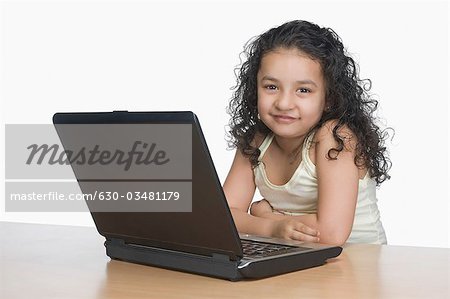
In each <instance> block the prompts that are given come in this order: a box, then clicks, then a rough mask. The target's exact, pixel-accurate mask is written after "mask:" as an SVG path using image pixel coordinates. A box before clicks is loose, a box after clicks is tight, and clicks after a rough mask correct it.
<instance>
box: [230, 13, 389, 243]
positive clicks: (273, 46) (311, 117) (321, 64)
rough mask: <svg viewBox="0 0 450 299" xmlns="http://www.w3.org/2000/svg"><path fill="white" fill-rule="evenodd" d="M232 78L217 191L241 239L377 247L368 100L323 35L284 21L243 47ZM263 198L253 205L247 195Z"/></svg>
mask: <svg viewBox="0 0 450 299" xmlns="http://www.w3.org/2000/svg"><path fill="white" fill-rule="evenodd" d="M245 52H246V54H247V60H246V61H245V62H244V63H243V64H242V66H241V68H240V72H239V74H238V84H237V85H236V88H235V91H234V94H233V98H232V100H231V102H230V105H229V107H228V112H229V113H230V114H231V120H230V128H231V130H230V135H231V136H230V137H231V138H230V144H231V145H232V146H233V147H236V148H237V150H236V155H235V158H234V161H233V164H232V166H231V169H230V172H229V174H228V176H227V178H226V180H225V183H224V191H225V195H226V197H227V200H228V202H229V206H230V208H231V212H232V214H233V218H234V220H235V222H236V225H237V227H238V230H239V231H240V232H243V233H249V234H255V235H262V236H270V237H279V238H285V239H292V240H300V241H308V242H319V241H320V242H321V243H328V244H334V245H342V244H343V243H345V242H364V243H375V244H386V236H385V232H384V229H383V226H382V224H381V221H380V214H379V211H378V207H377V199H376V196H375V188H376V186H377V185H379V184H381V183H382V182H383V181H384V180H386V179H388V178H389V175H388V174H387V171H388V170H389V168H390V166H391V163H390V161H389V159H388V158H387V155H386V148H385V147H384V146H383V144H384V140H385V138H386V137H387V134H386V133H385V132H382V131H381V130H380V129H379V127H378V126H377V125H376V124H375V122H374V117H373V115H372V114H373V112H374V111H375V110H376V107H377V105H378V102H377V101H376V100H374V99H372V98H371V97H370V95H369V94H368V90H369V89H370V81H369V80H367V81H368V83H369V84H367V85H365V84H363V83H364V80H360V79H359V75H358V69H357V66H356V64H355V62H354V60H353V59H352V58H351V57H349V56H348V55H347V53H346V51H345V50H344V46H343V44H342V42H341V39H340V38H339V36H338V35H337V34H336V33H335V32H334V31H333V30H331V29H329V28H321V27H319V26H317V25H315V24H312V23H309V22H306V21H292V22H288V23H285V24H283V25H281V26H279V27H277V28H272V29H270V30H269V31H267V32H266V33H263V34H262V35H260V36H258V37H257V38H256V39H254V40H253V41H252V42H251V43H249V44H248V45H247V46H246V48H245ZM256 187H258V189H259V192H260V193H261V195H262V196H263V197H264V200H262V201H260V202H259V203H254V204H253V205H252V207H251V209H250V213H251V214H249V213H248V210H249V207H250V204H251V201H252V198H253V195H254V192H255V188H256Z"/></svg>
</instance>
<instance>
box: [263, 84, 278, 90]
mask: <svg viewBox="0 0 450 299" xmlns="http://www.w3.org/2000/svg"><path fill="white" fill-rule="evenodd" d="M264 88H265V89H268V90H276V89H277V87H276V86H275V85H266V86H264Z"/></svg>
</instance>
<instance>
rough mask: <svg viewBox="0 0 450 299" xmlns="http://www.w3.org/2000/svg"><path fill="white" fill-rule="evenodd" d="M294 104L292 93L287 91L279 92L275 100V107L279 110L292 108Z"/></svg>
mask: <svg viewBox="0 0 450 299" xmlns="http://www.w3.org/2000/svg"><path fill="white" fill-rule="evenodd" d="M294 105H295V104H294V95H292V94H290V93H288V92H282V93H280V94H279V96H278V98H277V100H276V101H275V107H276V108H277V109H279V110H291V109H293V108H294Z"/></svg>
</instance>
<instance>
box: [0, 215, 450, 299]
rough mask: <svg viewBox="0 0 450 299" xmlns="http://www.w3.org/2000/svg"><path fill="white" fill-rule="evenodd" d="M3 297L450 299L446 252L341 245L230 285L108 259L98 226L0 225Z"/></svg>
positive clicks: (0, 291) (0, 289)
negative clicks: (303, 263)
mask: <svg viewBox="0 0 450 299" xmlns="http://www.w3.org/2000/svg"><path fill="white" fill-rule="evenodd" d="M0 236H1V243H0V298H8V299H13V298H58V299H60V298H299V297H302V298H450V292H449V284H450V279H449V268H450V263H449V257H450V249H443V248H424V247H405V246H380V245H367V244H357V245H356V244H355V245H346V246H345V247H344V251H343V252H342V254H341V255H340V256H339V257H338V258H335V259H332V260H329V261H328V263H326V264H325V265H323V266H320V267H316V268H311V269H306V270H302V271H297V272H293V273H288V274H284V275H279V276H275V277H270V278H265V279H261V280H251V281H240V282H230V281H226V280H221V279H216V278H211V277H205V276H200V275H195V274H189V273H182V272H177V271H171V270H165V269H160V268H155V267H150V266H144V265H137V264H131V263H126V262H120V261H113V260H110V259H109V258H108V257H107V256H106V254H105V248H104V246H103V242H104V238H103V237H102V236H100V235H99V234H98V233H97V231H96V230H95V228H91V227H75V226H61V225H43V224H24V223H11V222H0Z"/></svg>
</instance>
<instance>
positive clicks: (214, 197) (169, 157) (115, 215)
mask: <svg viewBox="0 0 450 299" xmlns="http://www.w3.org/2000/svg"><path fill="white" fill-rule="evenodd" d="M53 123H54V125H55V128H56V131H57V133H58V136H59V138H60V139H61V142H62V145H63V147H64V149H65V150H66V152H71V153H72V160H70V159H69V161H70V164H71V166H72V169H73V171H74V174H75V176H76V178H77V180H78V183H79V185H80V189H81V191H82V192H83V193H86V194H88V193H90V194H94V192H97V191H98V190H102V192H103V193H102V194H103V198H102V199H103V200H102V201H99V200H96V201H95V200H90V201H86V202H87V204H88V207H89V210H90V212H91V215H92V217H93V220H94V222H95V224H96V226H97V229H98V231H99V233H100V234H102V235H103V236H105V237H106V238H107V239H111V238H117V239H121V240H123V241H125V242H126V243H131V244H138V245H145V246H152V247H159V248H164V249H169V250H176V251H186V252H190V253H196V254H202V255H211V254H213V253H221V254H226V255H228V256H230V258H231V259H236V258H237V257H241V256H242V249H241V246H240V241H239V236H238V233H237V231H236V227H235V225H234V223H233V219H232V216H231V213H230V210H229V208H228V205H227V202H226V199H225V196H224V193H223V190H222V187H221V185H220V181H219V179H218V176H217V173H216V171H215V168H214V164H213V162H212V159H211V156H210V154H209V151H208V147H207V145H206V142H205V139H204V136H203V133H202V131H201V127H200V124H199V122H198V119H197V117H196V116H195V114H194V113H192V112H126V111H115V112H98V113H95V112H94V113H56V114H55V115H54V117H53ZM136 134H137V135H136ZM139 134H140V135H139ZM135 135H136V136H138V135H139V137H136V136H135ZM133 138H134V139H133ZM133 140H134V141H133ZM94 144H95V145H94ZM124 144H128V145H129V147H128V149H129V150H128V151H127V150H120V149H116V150H115V151H114V150H112V149H113V148H114V147H117V148H119V145H120V146H124ZM75 148H76V149H77V150H74V149H75ZM103 148H108V152H107V153H105V152H106V151H102V149H103ZM93 152H94V153H96V154H97V157H96V158H94V159H93V158H92V156H91V158H89V155H88V154H87V153H90V154H92V153H93ZM127 155H128V158H129V159H128V158H127V159H126V158H125V157H126V156H127ZM102 159H103V160H102ZM131 160H132V161H131ZM130 161H131V162H130ZM106 162H108V163H106ZM128 162H130V163H128ZM133 163H134V164H133ZM108 164H109V165H108ZM110 164H114V165H113V166H111V165H110ZM137 164H139V165H137ZM86 165H88V167H85V166H86ZM114 167H115V168H114ZM105 192H109V193H105ZM106 194H109V196H110V197H111V198H110V201H109V202H107V200H105V198H104V197H105V196H106ZM111 194H113V196H111ZM96 195H97V196H98V194H96ZM98 203H101V204H102V205H98ZM133 204H134V205H135V204H141V206H136V205H135V206H133ZM142 204H145V205H144V206H142Z"/></svg>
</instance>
